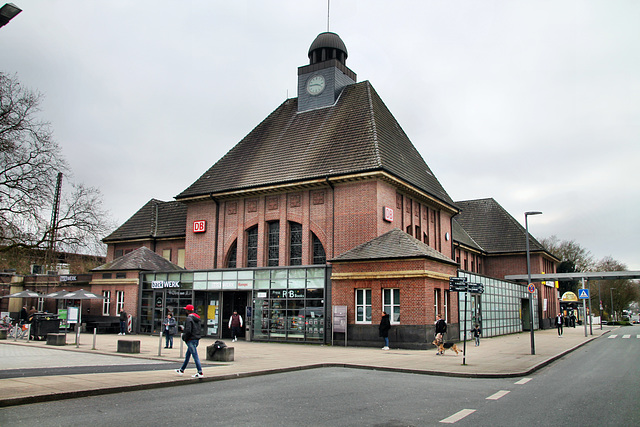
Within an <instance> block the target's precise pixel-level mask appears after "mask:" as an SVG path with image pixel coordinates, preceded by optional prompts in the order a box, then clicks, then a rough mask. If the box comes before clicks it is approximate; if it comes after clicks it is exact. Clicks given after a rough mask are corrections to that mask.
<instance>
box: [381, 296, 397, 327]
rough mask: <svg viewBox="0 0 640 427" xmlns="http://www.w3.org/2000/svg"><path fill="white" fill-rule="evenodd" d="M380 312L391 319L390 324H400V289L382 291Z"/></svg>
mask: <svg viewBox="0 0 640 427" xmlns="http://www.w3.org/2000/svg"><path fill="white" fill-rule="evenodd" d="M382 311H384V312H385V313H387V314H388V315H389V316H390V318H391V323H395V324H398V323H400V289H383V290H382Z"/></svg>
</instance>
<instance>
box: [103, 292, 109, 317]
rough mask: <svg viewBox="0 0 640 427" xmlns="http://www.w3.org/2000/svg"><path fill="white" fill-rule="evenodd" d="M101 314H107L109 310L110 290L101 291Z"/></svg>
mask: <svg viewBox="0 0 640 427" xmlns="http://www.w3.org/2000/svg"><path fill="white" fill-rule="evenodd" d="M102 297H103V298H104V299H103V300H102V315H103V316H108V315H109V310H111V291H102Z"/></svg>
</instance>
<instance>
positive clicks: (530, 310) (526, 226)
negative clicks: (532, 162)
mask: <svg viewBox="0 0 640 427" xmlns="http://www.w3.org/2000/svg"><path fill="white" fill-rule="evenodd" d="M541 214H542V212H538V211H532V212H525V213H524V228H525V231H526V233H527V286H529V285H530V284H531V257H530V255H529V222H528V219H527V217H528V216H529V215H541ZM529 327H530V328H531V354H536V344H535V339H534V337H533V293H532V292H530V293H529Z"/></svg>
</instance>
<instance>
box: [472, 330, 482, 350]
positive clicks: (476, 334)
mask: <svg viewBox="0 0 640 427" xmlns="http://www.w3.org/2000/svg"><path fill="white" fill-rule="evenodd" d="M471 332H473V338H475V340H476V347H477V346H479V345H480V335H482V329H480V325H475V327H474V328H473V329H472V330H471Z"/></svg>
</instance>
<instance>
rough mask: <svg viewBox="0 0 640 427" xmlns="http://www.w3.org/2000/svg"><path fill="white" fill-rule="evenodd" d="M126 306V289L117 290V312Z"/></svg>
mask: <svg viewBox="0 0 640 427" xmlns="http://www.w3.org/2000/svg"><path fill="white" fill-rule="evenodd" d="M123 308H124V291H116V313H120V310H122V309H123Z"/></svg>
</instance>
